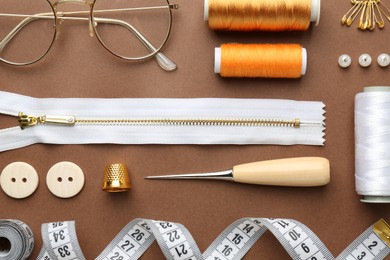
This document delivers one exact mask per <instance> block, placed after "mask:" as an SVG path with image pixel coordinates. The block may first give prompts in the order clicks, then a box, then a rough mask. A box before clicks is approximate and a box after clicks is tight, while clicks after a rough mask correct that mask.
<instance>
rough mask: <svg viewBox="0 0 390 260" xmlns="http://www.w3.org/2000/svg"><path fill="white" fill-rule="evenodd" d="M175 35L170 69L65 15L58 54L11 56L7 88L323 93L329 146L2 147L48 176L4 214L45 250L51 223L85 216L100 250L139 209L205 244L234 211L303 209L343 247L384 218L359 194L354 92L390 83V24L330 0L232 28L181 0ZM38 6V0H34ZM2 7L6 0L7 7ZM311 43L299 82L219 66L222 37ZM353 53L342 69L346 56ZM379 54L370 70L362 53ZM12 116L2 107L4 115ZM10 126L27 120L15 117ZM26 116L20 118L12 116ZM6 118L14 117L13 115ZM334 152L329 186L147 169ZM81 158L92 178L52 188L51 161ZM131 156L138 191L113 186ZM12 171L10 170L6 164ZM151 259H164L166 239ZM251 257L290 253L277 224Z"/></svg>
mask: <svg viewBox="0 0 390 260" xmlns="http://www.w3.org/2000/svg"><path fill="white" fill-rule="evenodd" d="M176 2H177V3H179V4H180V9H179V10H175V11H174V12H173V27H172V33H171V37H170V39H169V41H168V43H167V45H166V47H165V49H164V53H165V54H166V55H167V56H169V57H170V58H172V59H173V60H174V61H175V62H176V63H177V64H178V69H177V70H176V71H174V72H170V73H168V72H164V71H163V70H161V69H160V68H159V67H158V66H157V64H156V63H155V61H154V60H148V61H146V62H138V63H129V62H125V61H122V60H120V59H118V58H116V57H114V56H113V55H111V54H110V53H108V52H107V51H106V50H105V49H104V48H102V46H101V45H100V44H99V42H98V41H97V40H96V39H95V38H92V37H90V36H89V34H88V27H87V25H86V23H77V22H76V23H67V22H65V23H64V24H63V25H62V29H61V34H60V35H59V37H58V39H57V40H56V42H55V43H54V46H53V48H52V49H51V50H50V52H49V53H48V55H47V56H46V57H45V58H44V59H43V60H41V61H40V62H38V63H36V64H34V65H31V66H26V67H14V66H9V65H6V64H3V63H0V89H1V90H3V91H9V92H15V93H19V94H23V95H30V96H35V97H56V98H65V97H80V98H84V97H89V98H112V97H126V98H153V97H155V98H184V97H185V98H198V97H220V98H274V99H294V100H311V101H323V102H324V103H325V104H326V144H325V146H324V147H314V146H300V145H298V146H286V147H282V146H271V145H252V146H230V145H225V146H195V145H177V146H172V145H42V144H36V145H32V146H29V147H26V148H22V149H17V150H13V151H7V152H3V153H1V154H0V168H1V169H2V168H4V167H5V166H6V165H8V164H9V163H11V162H14V161H24V162H27V163H30V164H31V165H33V166H34V167H35V168H36V170H37V172H38V174H39V177H40V183H39V187H38V189H37V191H36V192H35V193H34V194H33V195H32V196H31V197H29V198H27V199H23V200H15V199H12V198H9V197H8V196H7V195H6V194H5V193H3V192H2V191H0V218H16V219H20V220H22V221H24V222H26V223H27V224H28V225H29V226H30V227H31V228H32V230H33V231H34V234H35V237H36V246H35V248H34V252H33V254H32V257H31V259H35V257H36V256H37V255H38V252H39V249H40V247H41V245H42V240H41V236H40V227H41V224H42V223H45V222H51V221H61V220H75V221H76V225H77V233H78V238H79V242H80V245H81V248H82V250H83V253H84V255H85V256H86V258H87V259H93V258H95V257H96V256H97V255H98V254H99V253H100V252H101V251H102V250H103V249H104V248H105V247H106V245H108V243H109V242H110V241H111V240H112V239H113V238H114V236H115V235H116V234H117V232H119V231H120V230H121V229H122V227H123V226H124V225H125V224H126V223H128V222H129V221H131V220H133V219H134V218H137V217H141V218H149V219H158V220H167V221H173V222H179V223H182V224H184V225H185V226H186V227H187V228H188V229H189V231H190V232H191V233H192V235H193V237H194V239H195V240H196V242H197V243H198V245H199V247H200V249H201V251H204V250H205V249H206V248H207V247H208V246H209V245H210V244H211V243H212V241H213V240H214V239H215V238H216V237H217V236H218V235H219V234H220V232H222V231H223V230H224V228H226V227H227V226H228V225H229V224H231V223H232V222H233V221H235V220H237V219H239V218H242V217H273V218H275V217H279V218H292V219H296V220H298V221H301V222H303V223H304V224H306V225H307V226H308V227H309V228H311V229H312V230H313V231H314V232H315V233H316V234H317V235H318V236H319V238H320V239H321V240H322V241H323V242H324V243H325V244H326V245H327V246H328V248H329V249H330V251H331V252H332V253H333V254H334V255H338V254H339V253H340V252H341V251H342V250H343V249H344V248H346V247H347V246H348V245H349V243H350V242H352V241H353V240H354V239H355V238H356V237H357V236H358V235H359V234H360V233H361V232H362V231H363V230H365V229H366V228H367V227H368V226H370V225H371V224H373V223H374V222H376V221H377V220H378V219H379V218H381V217H383V218H385V219H387V220H388V221H390V210H389V206H388V205H368V204H364V203H361V202H360V201H359V199H360V198H359V196H358V195H357V193H356V192H355V184H354V181H355V180H354V123H353V110H354V96H355V94H357V93H358V92H361V91H362V89H363V87H366V86H372V85H389V84H390V83H389V70H390V68H386V69H383V68H380V67H379V66H378V65H377V63H376V58H377V56H378V55H379V54H380V53H382V52H389V51H390V50H389V44H388V43H389V39H390V38H389V34H388V32H389V30H390V23H389V22H387V23H386V26H385V29H383V30H378V29H375V30H374V31H373V32H361V31H358V30H357V23H356V22H355V23H354V24H353V26H351V27H350V28H347V27H344V26H341V24H340V19H341V17H342V16H343V15H344V13H345V12H347V10H349V8H350V7H351V4H350V1H348V0H343V1H336V0H329V1H322V10H321V21H320V25H319V26H318V27H315V26H314V25H311V27H310V29H309V30H308V31H306V32H287V33H286V32H282V33H267V32H253V33H237V32H236V33H232V32H214V31H211V30H209V28H208V26H207V23H205V22H204V21H203V1H200V0H196V1H195V0H193V1H188V0H177V1H176ZM26 4H27V3H26ZM0 11H1V7H0ZM229 42H240V43H300V44H302V45H303V46H304V47H305V48H306V49H307V51H308V70H307V74H306V75H305V76H303V77H302V78H301V79H299V80H288V79H225V78H221V77H220V76H218V75H216V74H214V73H213V59H214V47H216V46H219V45H220V44H221V43H229ZM344 53H346V54H349V55H350V56H351V57H352V59H353V61H352V65H351V66H350V68H348V69H341V68H340V67H339V66H338V64H337V59H338V57H339V56H340V55H341V54H344ZM362 53H368V54H370V55H371V56H372V57H373V64H372V65H371V66H370V67H369V68H361V67H360V66H359V65H358V62H357V59H358V57H359V55H360V54H362ZM3 118H5V117H2V119H3ZM4 120H6V124H7V125H12V124H16V120H15V119H9V118H7V119H4ZM12 120H15V121H12ZM4 124H5V123H4ZM298 156H322V157H326V158H328V159H329V160H330V163H331V183H330V184H329V185H327V186H325V187H318V188H286V187H284V188H283V187H265V186H252V185H242V184H236V183H228V182H215V181H209V182H207V181H203V182H202V181H147V180H144V177H145V176H147V175H161V174H172V173H191V172H208V171H218V170H225V169H228V168H231V167H232V166H233V165H236V164H241V163H246V162H252V161H258V160H267V159H277V158H284V157H298ZM60 161H71V162H74V163H76V164H78V165H79V166H80V167H81V168H82V169H83V171H84V174H85V178H86V183H85V187H84V189H83V190H82V191H81V193H80V194H79V195H78V196H76V197H74V198H71V199H59V198H57V197H55V196H53V195H52V194H51V193H50V192H49V190H48V188H47V187H46V181H45V178H46V174H47V171H48V170H49V168H50V167H51V166H52V165H54V164H55V163H57V162H60ZM110 163H125V164H127V166H128V169H129V172H130V178H131V183H132V190H131V191H130V192H127V193H121V194H108V193H105V192H103V191H101V187H102V181H103V172H104V167H105V166H106V165H107V164H110ZM1 169H0V170H1ZM142 259H164V257H163V254H162V253H161V251H160V249H159V248H158V247H157V246H156V244H154V245H153V246H152V247H151V248H150V249H149V250H148V251H147V252H146V254H145V255H144V256H143V257H142ZM245 259H288V255H287V253H286V252H285V251H284V250H283V248H282V247H281V246H280V245H279V243H278V242H277V240H276V239H275V238H273V237H272V236H271V235H270V234H266V235H265V236H264V237H263V238H261V239H260V240H259V242H258V243H257V244H256V245H255V246H254V247H253V248H252V249H251V250H250V251H249V253H248V254H247V256H246V258H245Z"/></svg>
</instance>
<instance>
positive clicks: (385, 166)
mask: <svg viewBox="0 0 390 260" xmlns="http://www.w3.org/2000/svg"><path fill="white" fill-rule="evenodd" d="M355 145H356V147H355V153H356V173H355V177H356V191H357V193H358V194H360V195H367V196H390V92H367V93H359V94H357V95H356V98H355Z"/></svg>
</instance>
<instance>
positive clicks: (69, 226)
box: [37, 218, 390, 260]
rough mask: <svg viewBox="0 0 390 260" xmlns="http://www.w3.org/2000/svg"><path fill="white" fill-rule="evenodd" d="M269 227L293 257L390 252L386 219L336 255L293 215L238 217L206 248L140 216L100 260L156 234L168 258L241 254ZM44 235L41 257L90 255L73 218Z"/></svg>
mask: <svg viewBox="0 0 390 260" xmlns="http://www.w3.org/2000/svg"><path fill="white" fill-rule="evenodd" d="M267 230H269V231H271V232H272V234H273V235H274V236H275V237H276V238H277V239H278V240H279V242H280V243H281V244H282V246H283V247H284V248H285V250H286V251H287V253H288V254H289V255H290V256H291V258H292V259H294V260H295V259H297V260H323V259H337V260H377V259H384V258H385V257H386V256H387V255H388V254H389V253H390V226H389V225H388V224H387V223H386V222H385V221H384V220H379V221H378V222H376V223H375V224H374V225H372V226H371V227H369V228H368V229H367V230H366V231H364V232H363V233H362V234H361V235H360V236H359V237H358V238H357V239H356V240H355V241H354V242H353V243H352V244H351V245H350V246H348V247H347V249H345V250H344V251H343V252H342V253H341V254H340V255H339V256H338V257H337V258H335V257H334V256H333V255H332V254H331V253H330V251H329V250H328V248H327V247H326V246H325V245H324V244H323V243H322V242H321V240H320V239H319V238H318V237H317V236H316V235H315V234H314V233H313V232H312V231H311V230H310V229H309V228H308V227H306V226H305V225H303V224H302V223H300V222H298V221H296V220H292V219H269V218H243V219H239V220H237V221H236V222H234V223H233V224H231V225H230V226H229V227H228V228H226V229H225V230H224V231H223V232H222V233H221V234H220V235H219V236H218V238H217V239H216V240H215V241H214V242H213V243H212V244H211V245H210V246H209V248H208V249H207V250H206V251H205V252H204V253H203V254H202V253H201V252H200V250H199V248H198V246H197V245H196V243H195V241H194V239H193V237H192V235H191V233H190V232H189V231H188V230H187V229H186V228H185V227H184V226H183V225H181V224H179V223H173V222H165V221H155V220H148V219H135V220H133V221H131V222H130V223H129V224H127V225H126V226H125V227H124V228H123V229H122V230H121V231H120V232H119V234H118V235H117V236H116V237H115V238H114V239H113V240H112V241H111V243H110V244H109V245H108V246H107V248H106V249H105V250H104V251H103V252H102V253H101V254H100V255H99V256H98V257H97V258H96V260H129V259H138V258H140V257H141V256H142V254H143V253H145V251H146V250H147V249H148V248H149V246H150V245H151V244H152V243H153V242H154V240H157V243H158V244H159V246H160V248H161V250H162V252H163V254H164V255H165V257H166V258H167V259H174V260H185V259H186V260H190V259H191V260H198V259H199V260H202V259H206V260H231V259H241V258H242V257H244V256H245V254H246V253H247V252H248V251H249V249H250V248H251V247H252V246H253V245H254V244H255V243H256V241H257V240H258V239H259V238H260V237H261V236H262V235H263V234H264V232H265V231H267ZM42 237H43V247H42V250H41V252H40V254H39V257H38V258H37V259H38V260H57V259H58V260H64V259H66V260H71V259H80V260H81V259H85V257H84V255H83V254H82V252H81V250H80V246H79V244H78V241H77V237H76V231H75V223H74V221H67V222H54V223H48V224H43V225H42Z"/></svg>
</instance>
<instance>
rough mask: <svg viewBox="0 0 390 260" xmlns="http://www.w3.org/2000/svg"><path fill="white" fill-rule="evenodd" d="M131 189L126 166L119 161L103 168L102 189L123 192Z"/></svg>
mask: <svg viewBox="0 0 390 260" xmlns="http://www.w3.org/2000/svg"><path fill="white" fill-rule="evenodd" d="M130 189H131V185H130V178H129V172H128V170H127V166H126V165H125V164H121V163H115V164H110V165H107V166H106V168H105V170H104V180H103V188H102V190H103V191H107V192H123V191H129V190H130Z"/></svg>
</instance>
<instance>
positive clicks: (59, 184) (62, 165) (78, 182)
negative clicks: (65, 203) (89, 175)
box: [46, 162, 85, 198]
mask: <svg viewBox="0 0 390 260" xmlns="http://www.w3.org/2000/svg"><path fill="white" fill-rule="evenodd" d="M84 181H85V180H84V173H83V171H82V170H81V168H80V167H79V166H78V165H76V164H74V163H72V162H59V163H57V164H55V165H53V166H52V167H51V168H50V170H49V172H48V173H47V176H46V184H47V187H48V188H49V190H50V191H51V193H53V194H54V195H55V196H57V197H60V198H71V197H73V196H75V195H77V194H78V193H79V192H80V191H81V189H82V188H83V187H84Z"/></svg>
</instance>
